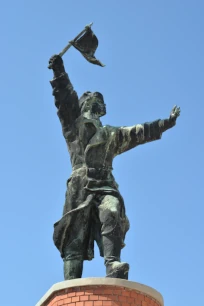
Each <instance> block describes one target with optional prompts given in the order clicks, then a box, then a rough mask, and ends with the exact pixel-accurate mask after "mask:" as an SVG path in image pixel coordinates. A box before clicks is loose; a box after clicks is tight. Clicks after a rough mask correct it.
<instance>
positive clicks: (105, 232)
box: [98, 195, 129, 279]
mask: <svg viewBox="0 0 204 306" xmlns="http://www.w3.org/2000/svg"><path fill="white" fill-rule="evenodd" d="M98 208H99V219H100V222H101V224H102V244H103V251H104V259H105V265H106V274H107V277H112V278H123V279H128V271H129V265H128V264H127V263H125V262H122V263H121V262H120V254H121V248H122V245H123V233H122V225H121V204H120V201H119V199H118V198H116V197H114V196H111V195H107V196H105V197H104V198H103V200H102V202H101V204H100V205H99V207H98Z"/></svg>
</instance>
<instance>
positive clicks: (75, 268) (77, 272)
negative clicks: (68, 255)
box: [64, 259, 83, 280]
mask: <svg viewBox="0 0 204 306" xmlns="http://www.w3.org/2000/svg"><path fill="white" fill-rule="evenodd" d="M82 271H83V260H80V259H72V260H64V279H65V280H68V279H75V278H81V276H82Z"/></svg>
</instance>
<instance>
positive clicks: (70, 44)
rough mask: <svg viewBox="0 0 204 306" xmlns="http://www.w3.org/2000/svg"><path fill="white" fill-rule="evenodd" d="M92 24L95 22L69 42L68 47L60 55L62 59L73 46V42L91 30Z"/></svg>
mask: <svg viewBox="0 0 204 306" xmlns="http://www.w3.org/2000/svg"><path fill="white" fill-rule="evenodd" d="M92 24H93V22H91V23H90V24H88V25H86V26H85V28H84V29H83V31H81V32H80V33H79V34H78V35H77V36H76V37H75V38H74V39H73V40H71V41H69V43H68V45H67V46H66V47H65V48H64V49H63V50H62V51H61V52H60V53H59V56H61V57H62V56H63V55H64V54H65V52H67V50H68V49H69V48H70V47H71V46H72V41H75V40H77V39H78V38H79V37H80V36H81V35H83V34H84V33H86V31H87V30H88V29H90V28H91V26H92Z"/></svg>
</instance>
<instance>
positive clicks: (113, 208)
mask: <svg viewBox="0 0 204 306" xmlns="http://www.w3.org/2000/svg"><path fill="white" fill-rule="evenodd" d="M49 68H50V69H52V70H53V72H54V78H53V80H52V81H51V85H52V88H53V95H54V97H55V105H56V107H57V114H58V117H59V119H60V122H61V125H62V132H63V136H64V138H65V141H66V143H67V146H68V151H69V154H70V158H71V165H72V174H71V177H70V178H69V179H68V181H67V191H66V198H65V204H64V210H63V216H62V218H61V219H60V220H59V221H58V222H56V223H55V225H54V236H53V237H54V243H55V245H56V247H57V248H58V250H59V251H60V253H61V256H62V258H63V260H64V278H65V279H73V278H80V277H81V276H82V270H83V261H84V260H91V259H92V258H93V257H94V241H96V242H97V244H98V247H99V250H100V254H101V256H103V257H104V260H105V265H106V275H107V277H115V278H124V279H128V271H129V265H128V264H127V263H124V262H122V263H121V262H120V254H121V249H122V248H123V247H124V245H125V244H124V240H125V235H126V232H127V231H128V229H129V221H128V218H127V216H126V213H125V206H124V201H123V198H122V196H121V194H120V192H119V190H118V185H117V183H116V181H115V179H114V177H113V175H112V162H113V158H114V157H115V156H117V155H119V154H121V153H123V152H126V151H127V150H130V149H132V148H134V147H136V146H138V145H140V144H144V143H147V142H150V141H153V140H157V139H160V138H161V135H162V133H163V132H165V131H166V130H168V129H170V128H172V127H173V126H175V124H176V119H177V117H178V116H179V115H180V108H178V107H177V106H175V107H174V108H173V109H172V111H171V113H170V117H169V118H168V119H164V120H160V119H159V120H156V121H153V122H149V123H144V124H136V125H134V126H131V127H113V126H109V125H107V126H102V124H101V121H100V117H101V116H104V115H105V114H106V105H105V104H104V100H103V96H102V94H100V93H98V92H94V93H91V92H86V93H84V94H83V95H82V97H81V98H80V99H79V98H78V96H77V93H76V92H75V91H74V89H73V86H72V84H71V82H70V80H69V77H68V75H67V73H66V72H65V69H64V64H63V61H62V58H61V57H60V56H59V55H55V56H52V57H51V59H50V61H49Z"/></svg>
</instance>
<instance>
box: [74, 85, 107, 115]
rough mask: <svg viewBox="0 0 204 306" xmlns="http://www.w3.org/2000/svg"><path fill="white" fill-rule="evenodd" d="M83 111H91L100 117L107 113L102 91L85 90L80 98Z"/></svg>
mask: <svg viewBox="0 0 204 306" xmlns="http://www.w3.org/2000/svg"><path fill="white" fill-rule="evenodd" d="M79 107H80V109H81V113H82V114H84V113H87V112H91V113H92V114H94V115H97V116H98V117H102V116H104V115H105V114H106V105H105V103H104V100H103V96H102V94H101V93H100V92H90V91H87V92H85V93H84V94H83V95H82V96H81V98H80V99H79Z"/></svg>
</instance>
